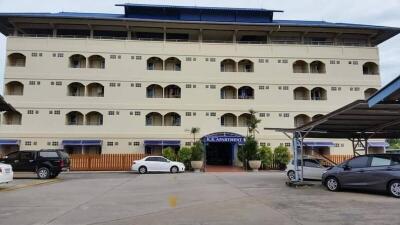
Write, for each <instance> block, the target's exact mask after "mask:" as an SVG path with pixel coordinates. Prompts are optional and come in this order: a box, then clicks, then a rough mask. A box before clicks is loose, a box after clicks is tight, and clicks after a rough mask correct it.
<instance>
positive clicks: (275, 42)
mask: <svg viewBox="0 0 400 225" xmlns="http://www.w3.org/2000/svg"><path fill="white" fill-rule="evenodd" d="M9 36H10V37H33V38H70V39H100V40H125V41H159V42H164V41H165V42H186V43H200V41H199V40H188V39H160V38H128V37H112V36H93V37H92V38H91V37H90V36H86V35H56V36H53V35H46V34H18V35H14V34H11V35H9ZM201 42H202V43H223V44H234V43H235V44H258V45H268V44H272V45H312V46H353V47H371V45H369V44H368V43H364V42H333V41H298V40H269V41H236V42H233V41H226V40H203V41H201Z"/></svg>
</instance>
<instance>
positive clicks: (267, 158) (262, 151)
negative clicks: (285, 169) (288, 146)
mask: <svg viewBox="0 0 400 225" xmlns="http://www.w3.org/2000/svg"><path fill="white" fill-rule="evenodd" d="M258 154H259V155H260V159H261V163H262V167H263V168H268V167H271V165H272V160H273V154H272V149H271V148H270V147H266V146H262V147H260V148H259V149H258Z"/></svg>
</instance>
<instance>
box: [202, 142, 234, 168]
mask: <svg viewBox="0 0 400 225" xmlns="http://www.w3.org/2000/svg"><path fill="white" fill-rule="evenodd" d="M206 163H207V165H214V166H216V165H218V166H232V165H233V144H231V143H226V142H221V143H208V144H207V146H206Z"/></svg>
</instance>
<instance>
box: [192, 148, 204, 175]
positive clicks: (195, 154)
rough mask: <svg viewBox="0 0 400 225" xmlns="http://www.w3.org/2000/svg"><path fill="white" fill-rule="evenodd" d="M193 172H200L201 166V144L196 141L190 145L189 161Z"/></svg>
mask: <svg viewBox="0 0 400 225" xmlns="http://www.w3.org/2000/svg"><path fill="white" fill-rule="evenodd" d="M190 164H191V166H192V168H193V169H194V171H195V172H200V169H201V168H203V145H202V144H201V142H199V141H197V142H195V143H194V145H193V146H192V157H191V162H190Z"/></svg>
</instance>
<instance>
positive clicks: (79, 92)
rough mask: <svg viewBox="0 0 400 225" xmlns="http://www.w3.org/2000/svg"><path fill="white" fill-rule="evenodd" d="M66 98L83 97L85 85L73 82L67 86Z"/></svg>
mask: <svg viewBox="0 0 400 225" xmlns="http://www.w3.org/2000/svg"><path fill="white" fill-rule="evenodd" d="M68 96H85V85H83V84H81V83H78V82H74V83H70V84H69V85H68Z"/></svg>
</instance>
